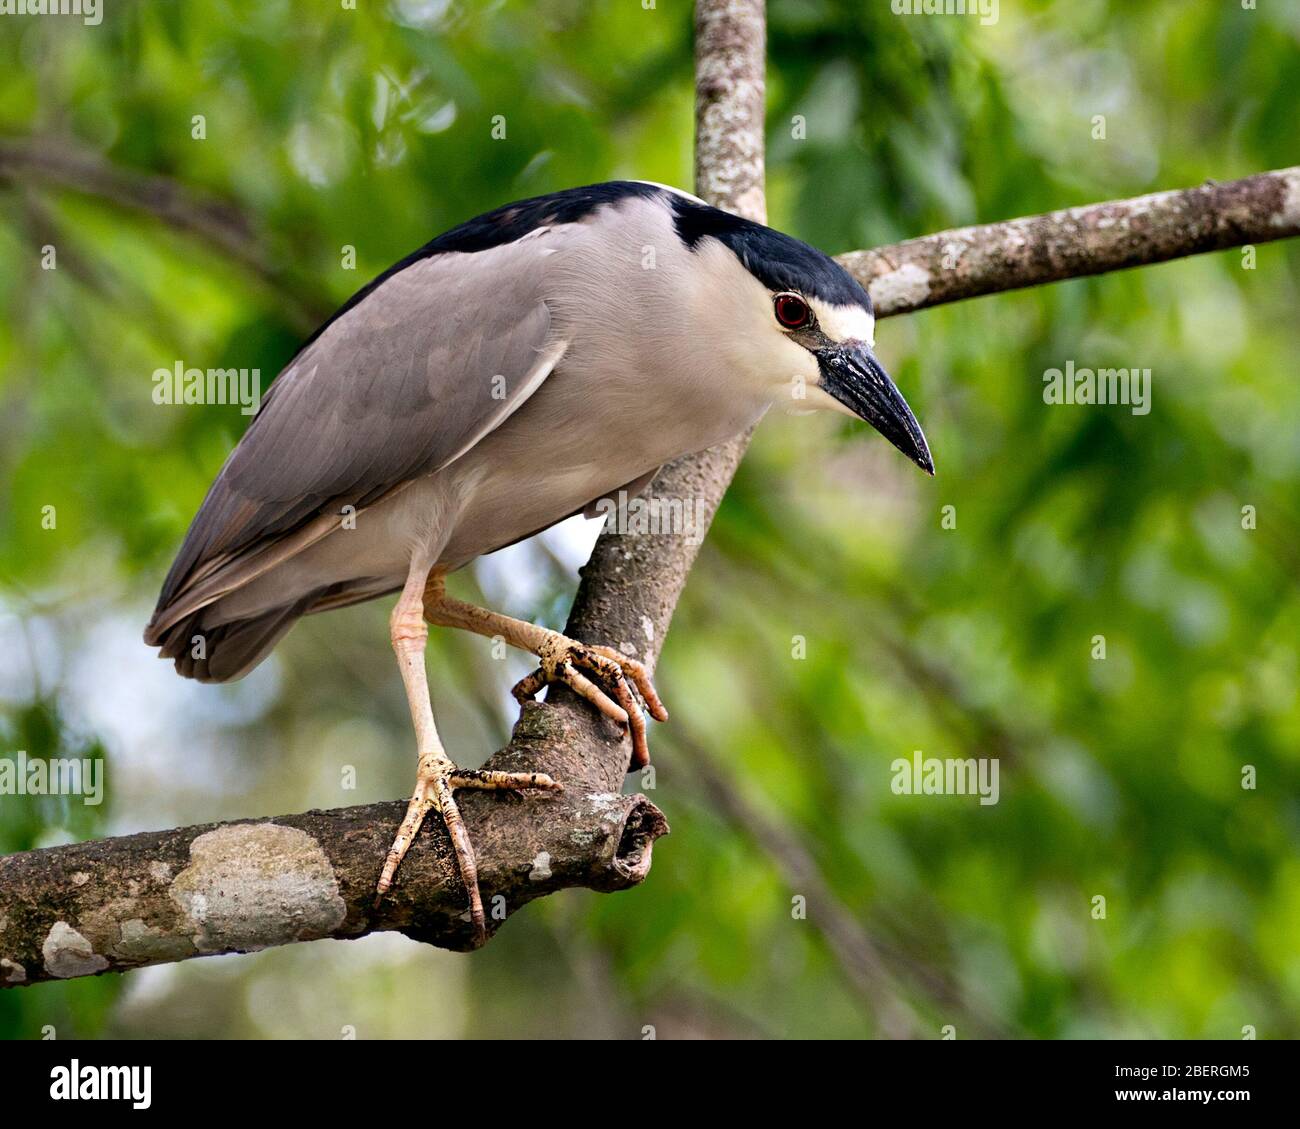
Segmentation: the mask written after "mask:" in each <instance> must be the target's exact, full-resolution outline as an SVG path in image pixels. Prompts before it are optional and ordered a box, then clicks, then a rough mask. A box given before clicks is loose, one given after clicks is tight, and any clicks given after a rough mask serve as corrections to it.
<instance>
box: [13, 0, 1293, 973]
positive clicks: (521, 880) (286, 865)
mask: <svg viewBox="0 0 1300 1129" xmlns="http://www.w3.org/2000/svg"><path fill="white" fill-rule="evenodd" d="M763 41H764V25H763V8H762V4H761V2H760V0H701V2H700V3H699V4H697V9H696V52H697V80H698V81H697V133H698V137H697V146H698V148H697V180H698V185H699V189H700V191H701V192H702V193H703V194H704V195H705V198H706V199H709V200H710V201H711V202H713V203H715V204H718V205H719V206H722V207H727V208H731V209H732V210H736V211H740V212H743V213H745V214H748V215H750V216H752V217H754V218H760V219H761V218H762V216H763V194H762V176H763V157H762V111H763V46H764V43H763ZM1298 233H1300V170H1297V169H1287V170H1282V171H1280V172H1276V173H1265V174H1261V175H1260V176H1255V177H1248V178H1246V179H1245V180H1241V181H1235V182H1232V183H1230V184H1224V185H1209V186H1206V187H1203V188H1197V189H1191V190H1189V191H1186V192H1172V193H1162V194H1158V195H1155V196H1147V197H1141V198H1139V199H1137V200H1130V201H1120V202H1116V203H1111V204H1101V205H1096V206H1093V207H1088V208H1078V209H1073V210H1070V211H1066V212H1056V213H1052V214H1051V215H1047V216H1039V217H1032V218H1028V219H1021V220H1013V221H1011V222H1009V223H1003V224H990V225H985V226H982V227H975V228H965V229H961V230H958V231H953V232H946V233H942V234H940V235H934V236H930V237H928V238H926V239H919V240H912V241H910V242H907V243H902V244H899V245H897V246H894V247H887V248H882V249H880V250H877V251H871V252H854V253H851V254H849V255H846V256H843V257H842V259H841V261H842V262H844V263H845V264H846V265H847V266H848V267H849V269H850V270H852V271H853V272H854V273H855V274H856V275H857V276H858V277H859V278H860V279H862V280H863V281H864V282H866V283H867V284H868V285H869V286H870V287H871V288H872V291H873V297H875V299H876V301H877V304H878V306H879V312H880V314H881V316H889V315H892V314H899V313H904V312H908V311H911V310H917V309H922V308H924V307H927V306H931V305H936V304H939V303H941V302H950V301H956V300H958V299H960V298H967V297H972V296H975V295H977V294H988V293H995V292H998V291H1003V290H1012V289H1016V288H1019V287H1023V286H1031V285H1036V284H1039V283H1042V282H1048V281H1053V280H1057V279H1062V278H1069V277H1079V276H1083V275H1088V274H1097V273H1101V272H1103V271H1109V270H1116V269H1120V268H1123V267H1130V266H1136V265H1140V264H1143V263H1154V262H1160V261H1164V260H1166V259H1170V258H1176V257H1180V256H1183V255H1191V254H1196V253H1199V252H1202V251H1207V250H1216V249H1222V248H1225V247H1231V246H1236V245H1239V244H1244V243H1259V242H1264V241H1266V240H1269V239H1278V238H1283V237H1286V236H1291V235H1296V234H1298ZM945 255H947V258H946V259H945ZM747 440H748V437H747V436H746V437H742V438H740V439H737V440H734V441H732V442H731V443H728V444H724V445H723V446H721V447H719V448H715V449H713V450H710V451H706V452H704V453H702V454H699V455H695V456H691V457H689V458H686V459H681V460H678V461H677V462H675V463H672V464H670V465H669V466H668V467H666V468H665V469H664V471H663V472H662V473H661V474H660V476H659V478H658V479H657V480H656V482H655V484H654V487H653V490H652V499H658V500H660V502H661V503H662V502H663V501H665V500H666V501H669V502H672V501H673V500H678V501H681V502H688V503H691V504H693V505H699V506H701V507H702V509H703V512H704V514H705V516H707V518H708V519H709V520H711V519H712V516H713V514H714V513H715V512H716V509H717V506H718V503H719V502H720V500H721V498H722V495H723V493H724V492H725V490H726V487H727V485H728V483H729V482H730V480H731V476H732V474H733V472H734V470H735V468H736V465H737V464H738V462H739V460H740V457H741V455H742V454H743V451H744V448H745V445H746V443H747ZM697 550H698V538H697V537H686V536H678V535H671V534H663V533H660V534H657V535H655V536H639V537H638V536H632V535H617V534H612V533H606V534H604V535H602V537H601V538H600V540H599V541H598V542H597V544H596V548H595V550H594V552H593V554H592V558H591V560H590V561H589V562H588V564H587V565H586V566H585V568H584V569H583V573H582V576H583V579H582V583H581V585H580V587H579V590H578V594H577V597H576V599H575V602H574V607H573V612H572V615H571V616H570V620H569V627H568V630H569V632H570V633H571V634H573V635H575V636H576V637H578V638H580V639H584V640H588V641H602V642H609V643H612V644H613V645H615V646H618V647H620V648H621V649H623V650H624V651H626V652H628V653H629V654H634V655H637V656H638V657H640V658H641V659H642V660H643V661H645V662H646V663H648V664H651V665H653V664H654V662H655V660H656V659H657V657H658V655H659V651H660V648H661V647H662V644H663V640H664V636H665V635H666V633H667V630H668V626H669V622H670V620H671V618H672V613H673V609H674V608H675V607H676V604H677V601H678V598H679V596H680V595H681V590H682V588H683V586H684V584H685V582H686V577H687V574H688V573H689V571H690V567H691V565H692V563H693V561H694V559H695V554H696V552H697ZM628 760H629V745H628V742H627V740H626V738H625V737H624V736H623V734H622V733H621V732H620V731H618V730H617V729H616V728H615V727H614V726H612V724H611V723H609V722H607V721H606V720H604V719H602V718H601V717H600V716H599V715H597V714H596V713H595V711H593V710H591V709H590V708H588V707H587V706H586V705H585V704H583V703H579V702H578V701H576V700H575V699H574V698H573V696H572V695H571V694H569V693H568V692H567V691H564V690H563V689H562V688H559V689H555V690H553V691H552V693H551V694H550V697H549V700H548V702H547V703H546V704H545V705H540V704H534V705H529V706H528V707H527V708H526V709H525V710H524V712H523V715H522V716H521V718H520V721H519V723H518V724H517V725H516V727H515V731H514V733H513V735H512V737H511V740H510V743H509V744H508V745H507V746H506V747H505V748H504V749H502V750H501V751H500V752H498V753H497V754H495V755H494V756H493V757H492V759H491V760H490V762H489V764H490V765H491V767H494V768H503V769H512V770H539V771H540V770H544V771H548V772H551V773H553V774H554V775H555V776H556V777H557V778H559V779H560V780H562V781H563V782H564V783H565V786H566V790H565V792H563V793H562V794H560V795H558V796H547V797H539V796H526V797H524V798H522V799H520V800H518V801H515V802H510V801H505V800H502V799H501V798H499V797H492V796H489V795H486V794H483V793H475V792H470V793H467V794H465V795H464V797H463V799H462V801H461V807H462V811H463V813H464V816H465V819H466V822H467V824H468V827H469V831H470V834H471V836H472V838H473V840H474V841H475V843H476V844H477V845H478V855H479V867H480V875H479V879H480V884H481V886H482V889H483V893H484V897H485V902H486V904H487V906H488V908H489V916H490V919H491V920H490V926H491V927H492V928H496V927H497V926H498V925H499V924H500V922H501V920H503V919H504V917H505V916H508V915H509V914H510V913H513V912H514V911H515V910H516V909H518V908H519V907H520V906H522V905H524V904H526V903H527V902H528V901H530V900H532V899H533V898H536V897H539V896H542V895H544V894H547V893H551V892H553V891H555V890H558V889H562V888H565V887H571V886H586V887H589V888H592V889H597V890H616V889H622V888H625V887H627V886H631V885H635V884H636V883H638V882H640V881H641V880H642V879H643V878H644V877H645V875H646V873H647V872H648V871H649V867H650V858H651V846H652V844H653V842H654V839H655V838H656V837H657V836H658V835H661V834H663V833H664V832H665V831H666V830H667V825H666V823H665V821H664V819H663V816H662V814H661V813H660V812H659V811H658V809H657V808H655V807H654V805H653V804H651V803H650V802H649V801H648V800H647V799H645V798H644V797H642V796H621V795H619V794H618V792H619V789H620V787H621V785H622V783H623V780H624V775H625V769H626V766H627V764H628ZM404 806H405V805H404V803H402V802H393V803H387V804H375V805H371V806H369V807H359V808H348V809H341V810H337V811H331V812H308V813H306V814H304V815H295V816H283V817H278V818H275V819H269V820H255V821H247V822H240V823H233V824H213V825H206V826H201V827H191V828H185V829H181V830H175V831H163V832H150V833H146V834H142V835H134V836H129V837H126V838H119V839H108V840H103V841H101V842H96V843H86V844H78V845H72V846H63V847H52V848H47V849H45V850H38V851H31V852H27V853H25V854H20V855H13V856H9V857H7V858H0V984H2V985H5V986H14V985H18V984H30V983H35V982H37V981H40V980H48V979H52V978H67V977H71V976H80V975H87V974H91V973H95V972H100V971H107V970H120V969H126V968H131V967H135V966H138V965H141V964H148V963H156V962H159V961H169V960H181V959H186V958H188V957H192V956H200V955H206V954H208V953H215V952H232V951H248V950H251V949H257V948H265V947H269V946H273V945H279V944H286V943H289V942H292V941H298V940H309V939H312V938H316V937H357V936H361V935H364V934H366V933H369V932H374V931H378V930H386V929H396V930H400V931H402V932H404V933H407V934H408V935H411V936H414V937H417V938H419V939H421V940H425V941H429V942H431V943H434V944H438V945H441V946H443V947H446V948H454V949H465V948H468V947H470V946H471V944H472V934H471V931H470V929H469V925H468V922H467V921H466V920H465V919H464V912H463V908H464V905H465V897H464V892H463V890H462V889H461V888H460V883H459V880H458V879H457V877H456V874H455V869H454V863H453V861H452V859H451V858H450V855H449V851H448V849H447V845H446V843H445V841H444V833H443V830H442V829H441V828H438V827H429V828H427V829H426V831H425V832H424V833H423V834H421V835H420V836H419V838H418V840H417V842H416V844H415V845H414V847H413V848H412V849H411V852H410V854H409V855H408V856H407V858H406V860H405V862H404V863H403V866H402V871H401V872H400V874H399V877H398V884H397V886H396V887H395V888H394V890H393V891H392V892H391V893H390V895H389V896H388V897H387V898H386V899H385V900H384V902H383V903H382V904H381V906H380V908H379V909H378V910H372V909H371V908H370V897H371V891H372V890H373V883H374V880H375V875H376V872H377V870H378V866H379V862H380V861H381V860H382V858H383V855H384V853H385V851H386V849H387V845H388V843H389V842H390V841H391V839H392V835H393V832H394V830H395V829H396V826H397V823H398V821H399V819H400V817H401V814H402V811H403V809H404ZM813 912H815V908H814V910H813ZM828 929H830V931H831V932H836V931H837V927H836V923H834V922H831V923H828Z"/></svg>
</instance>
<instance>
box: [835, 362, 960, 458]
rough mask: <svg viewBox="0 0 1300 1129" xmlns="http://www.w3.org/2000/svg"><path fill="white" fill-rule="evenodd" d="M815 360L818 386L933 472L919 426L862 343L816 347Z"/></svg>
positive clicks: (899, 394)
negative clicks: (818, 378) (820, 374)
mask: <svg viewBox="0 0 1300 1129" xmlns="http://www.w3.org/2000/svg"><path fill="white" fill-rule="evenodd" d="M817 361H818V364H819V365H820V366H821V370H822V387H823V388H824V389H825V390H826V391H827V392H829V393H830V394H831V395H832V396H834V397H835V399H837V400H838V401H839V402H840V403H841V404H843V405H844V406H845V407H847V408H848V409H849V410H850V411H852V412H853V414H854V415H857V416H860V417H861V418H862V419H864V420H866V421H867V422H868V423H869V424H871V426H872V427H874V428H875V429H876V430H877V431H879V432H880V434H881V435H883V436H884V437H885V438H886V439H888V440H889V441H890V442H891V443H892V444H893V445H894V446H895V447H897V448H898V449H899V450H900V451H902V452H903V454H905V455H906V456H907V457H908V458H909V459H911V460H912V462H914V463H916V465H917V466H919V467H920V468H921V469H922V470H923V471H925V473H926V474H934V460H933V459H932V458H930V448H929V446H927V444H926V442H925V435H924V434H922V432H921V425H920V424H919V423H917V422H916V416H914V415H913V414H912V409H911V408H909V407H908V406H907V401H906V400H904V399H903V394H902V393H901V392H899V390H898V389H897V388H896V387H895V386H894V382H893V381H892V380H890V379H889V374H888V373H887V372H885V370H884V369H883V368H881V367H880V362H879V361H878V360H876V357H875V354H874V353H872V351H871V349H870V347H868V345H867V344H866V343H865V342H863V341H851V342H845V343H844V344H842V345H831V346H828V347H827V348H825V349H819V350H818V351H817Z"/></svg>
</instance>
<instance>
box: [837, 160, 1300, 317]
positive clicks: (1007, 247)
mask: <svg viewBox="0 0 1300 1129" xmlns="http://www.w3.org/2000/svg"><path fill="white" fill-rule="evenodd" d="M1294 235H1300V167H1294V168H1288V169H1278V170H1277V171H1275V172H1265V173H1259V174H1258V175H1256V176H1248V177H1245V178H1243V179H1241V180H1232V181H1226V182H1225V183H1223V184H1218V183H1215V182H1214V181H1207V182H1206V183H1205V184H1203V185H1201V187H1199V188H1187V189H1184V190H1182V191H1175V192H1156V193H1153V194H1152V195H1150V196H1136V197H1134V198H1133V199H1131V200H1113V201H1111V202H1110V203H1107V204H1088V205H1086V206H1084V207H1081V208H1067V209H1065V210H1063V211H1060V212H1049V213H1048V214H1047V215H1043V216H1027V217H1025V218H1024V219H1018V220H1009V221H1007V222H1005V223H990V224H980V225H979V226H977V227H959V228H955V229H953V230H952V231H941V232H939V233H938V234H937V235H927V236H925V237H924V238H923V239H909V240H908V241H907V242H906V243H898V244H895V245H894V246H893V247H880V248H877V249H876V250H874V251H850V252H848V253H847V254H844V255H840V256H839V261H840V263H841V264H843V266H844V267H845V268H846V269H847V270H848V271H849V273H851V274H853V275H854V276H855V277H856V278H857V279H858V281H859V282H861V283H862V284H863V285H864V286H866V287H867V289H868V291H870V293H871V297H872V300H873V301H874V302H875V305H876V308H877V312H878V313H879V314H880V316H882V317H885V316H888V315H890V314H899V313H905V312H908V311H912V310H922V309H925V308H926V307H927V306H937V305H939V304H940V303H941V302H956V301H958V300H959V299H961V298H974V297H976V296H978V295H980V294H995V293H1000V292H1001V291H1004V290H1018V289H1020V288H1022V287H1025V286H1040V285H1042V284H1043V283H1045V282H1059V281H1060V280H1061V279H1065V278H1081V277H1083V276H1084V275H1090V274H1102V273H1104V272H1106V271H1113V270H1123V269H1124V268H1125V267H1136V266H1146V265H1149V264H1151V263H1162V262H1165V261H1167V260H1169V259H1179V258H1183V257H1184V256H1186V255H1199V254H1201V253H1202V252H1204V251H1222V250H1224V249H1225V248H1227V247H1242V246H1245V245H1246V244H1253V243H1267V242H1269V241H1271V240H1274V239H1286V238H1288V237H1290V236H1294Z"/></svg>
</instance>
